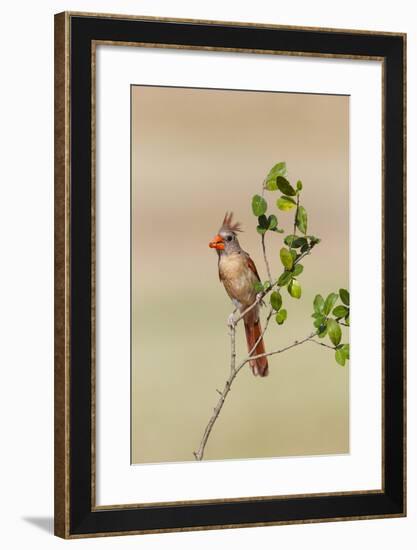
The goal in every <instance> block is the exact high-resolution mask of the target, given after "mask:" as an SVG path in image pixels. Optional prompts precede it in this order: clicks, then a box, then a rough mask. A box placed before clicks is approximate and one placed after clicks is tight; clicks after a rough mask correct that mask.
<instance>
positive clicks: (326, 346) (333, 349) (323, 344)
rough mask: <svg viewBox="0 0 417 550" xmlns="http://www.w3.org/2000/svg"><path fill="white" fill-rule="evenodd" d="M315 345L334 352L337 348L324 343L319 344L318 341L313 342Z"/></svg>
mask: <svg viewBox="0 0 417 550" xmlns="http://www.w3.org/2000/svg"><path fill="white" fill-rule="evenodd" d="M311 342H313V344H317V345H318V346H323V347H324V348H329V349H331V350H332V351H335V348H334V347H333V346H329V345H328V344H325V343H324V342H317V340H311Z"/></svg>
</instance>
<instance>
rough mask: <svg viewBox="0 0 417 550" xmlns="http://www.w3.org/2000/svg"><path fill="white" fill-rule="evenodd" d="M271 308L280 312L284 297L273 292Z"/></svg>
mask: <svg viewBox="0 0 417 550" xmlns="http://www.w3.org/2000/svg"><path fill="white" fill-rule="evenodd" d="M270 300H271V306H272V307H273V308H274V309H275V311H278V310H279V309H280V307H281V306H282V296H281V294H280V293H279V292H272V294H271V298H270Z"/></svg>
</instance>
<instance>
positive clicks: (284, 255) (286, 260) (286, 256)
mask: <svg viewBox="0 0 417 550" xmlns="http://www.w3.org/2000/svg"><path fill="white" fill-rule="evenodd" d="M279 256H280V258H281V262H282V265H283V266H284V267H285V268H286V269H291V268H292V264H293V258H292V255H291V253H290V251H289V250H288V249H287V248H281V250H280V251H279Z"/></svg>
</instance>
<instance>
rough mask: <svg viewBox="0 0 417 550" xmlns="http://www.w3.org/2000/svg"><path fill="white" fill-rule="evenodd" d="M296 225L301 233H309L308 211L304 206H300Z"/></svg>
mask: <svg viewBox="0 0 417 550" xmlns="http://www.w3.org/2000/svg"><path fill="white" fill-rule="evenodd" d="M296 225H297V227H298V229H299V230H300V231H301V233H304V235H305V234H306V233H307V211H306V209H305V208H304V206H299V207H298V210H297V219H296Z"/></svg>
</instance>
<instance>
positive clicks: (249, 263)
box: [246, 253, 261, 281]
mask: <svg viewBox="0 0 417 550" xmlns="http://www.w3.org/2000/svg"><path fill="white" fill-rule="evenodd" d="M246 258H247V261H248V267H249V269H250V270H251V271H252V272H253V273H254V274H255V276H256V278H257V279H258V281H260V280H261V278H260V277H259V273H258V270H257V269H256V265H255V262H254V261H253V260H252V258H251V257H250V256H249V254H248V253H246Z"/></svg>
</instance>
